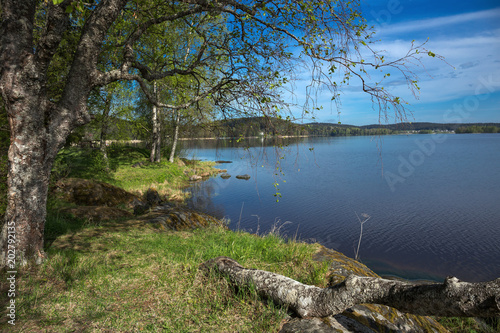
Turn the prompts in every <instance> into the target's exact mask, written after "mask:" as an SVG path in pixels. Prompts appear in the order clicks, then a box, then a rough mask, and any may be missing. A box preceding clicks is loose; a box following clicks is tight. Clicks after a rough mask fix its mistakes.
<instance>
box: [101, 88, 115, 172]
mask: <svg viewBox="0 0 500 333" xmlns="http://www.w3.org/2000/svg"><path fill="white" fill-rule="evenodd" d="M111 100H112V94H111V93H110V92H107V95H106V100H105V103H104V110H103V112H102V124H101V142H100V145H99V149H100V150H101V153H102V156H103V158H104V161H105V163H106V170H107V171H109V160H108V151H107V147H106V136H107V135H108V127H109V112H110V111H111Z"/></svg>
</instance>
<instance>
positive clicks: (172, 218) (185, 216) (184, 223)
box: [143, 205, 227, 230]
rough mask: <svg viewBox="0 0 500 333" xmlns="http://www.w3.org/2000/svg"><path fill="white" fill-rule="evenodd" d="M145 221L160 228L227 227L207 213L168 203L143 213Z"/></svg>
mask: <svg viewBox="0 0 500 333" xmlns="http://www.w3.org/2000/svg"><path fill="white" fill-rule="evenodd" d="M143 218H145V219H146V222H147V223H151V224H152V225H153V226H154V227H155V228H157V229H161V230H189V229H197V228H203V227H207V226H209V225H218V226H223V227H227V226H226V225H225V224H224V223H223V222H222V221H220V220H218V219H216V218H215V217H212V216H210V215H207V214H203V213H200V212H197V211H194V210H190V209H187V208H184V207H172V206H169V205H165V206H158V207H156V208H155V209H154V211H153V212H152V213H149V214H148V215H145V216H144V217H143Z"/></svg>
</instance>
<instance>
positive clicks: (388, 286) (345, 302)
mask: <svg viewBox="0 0 500 333" xmlns="http://www.w3.org/2000/svg"><path fill="white" fill-rule="evenodd" d="M201 268H202V269H205V270H213V269H216V270H217V271H218V272H220V273H221V274H224V275H226V276H228V277H229V279H230V280H231V281H232V282H233V283H235V284H236V285H238V286H244V285H247V286H248V285H252V286H253V287H254V288H255V290H256V291H257V292H258V293H259V294H260V295H261V296H263V297H266V298H270V299H272V300H273V301H274V302H276V303H278V304H283V305H285V306H288V307H289V308H290V309H291V310H293V311H294V312H296V313H297V314H298V315H299V316H300V317H327V316H331V315H335V314H339V313H342V312H344V311H345V310H347V309H348V308H350V307H352V306H354V305H356V304H363V303H374V304H382V305H387V306H390V307H393V308H396V309H398V310H399V311H401V312H407V313H413V314H416V315H424V316H428V315H434V316H440V317H447V316H450V317H496V316H500V278H499V279H496V280H494V281H490V282H482V283H467V282H461V281H459V280H458V279H457V278H454V277H449V278H447V279H446V280H445V281H444V283H435V284H422V285H416V284H413V283H410V282H401V281H394V280H386V279H381V278H374V277H360V276H355V275H350V276H348V277H347V278H346V279H345V280H344V281H343V282H341V283H339V284H337V285H335V286H332V287H328V288H319V287H316V286H309V285H305V284H302V283H300V282H297V281H295V280H292V279H290V278H288V277H285V276H282V275H279V274H275V273H271V272H266V271H261V270H257V269H248V268H244V267H243V266H241V265H240V264H238V263H237V262H236V261H234V260H233V259H231V258H228V257H218V258H214V259H211V260H209V261H207V262H205V263H203V264H202V265H201Z"/></svg>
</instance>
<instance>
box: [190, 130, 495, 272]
mask: <svg viewBox="0 0 500 333" xmlns="http://www.w3.org/2000/svg"><path fill="white" fill-rule="evenodd" d="M271 144H272V143H270V142H268V141H263V140H258V139H257V140H253V141H247V142H243V143H241V144H236V143H234V142H230V141H229V140H218V141H215V140H214V141H203V142H189V143H185V144H184V145H185V146H188V149H187V154H186V155H187V156H188V157H190V158H193V157H194V158H197V159H202V160H228V161H232V163H228V164H220V165H218V167H219V168H221V169H227V170H228V173H229V174H230V175H232V177H231V178H229V179H226V180H224V179H222V178H219V177H218V178H212V179H210V180H208V181H205V182H201V183H197V184H195V185H193V187H192V188H191V189H190V190H191V191H192V193H193V198H192V200H191V202H190V204H191V205H192V206H194V207H195V208H197V209H200V210H202V211H205V212H208V213H210V214H213V215H215V216H217V217H219V218H223V217H225V218H228V219H230V221H231V223H230V228H232V229H237V228H240V229H244V230H247V231H250V232H254V233H259V234H262V233H265V232H268V231H269V230H271V229H272V228H273V225H278V226H281V229H280V232H281V233H282V234H284V235H287V236H290V237H294V236H295V235H297V236H298V237H299V238H300V239H303V240H310V241H317V242H319V243H321V244H323V245H325V246H326V247H329V248H332V249H335V250H338V251H341V252H343V253H344V254H346V255H348V256H350V257H354V254H355V250H356V248H357V245H358V240H359V235H360V223H359V221H358V218H357V216H356V213H357V214H358V215H359V217H360V218H361V219H363V217H362V215H361V214H368V215H369V216H371V218H370V219H369V220H368V221H367V222H366V223H364V225H363V237H362V240H361V246H360V251H359V256H360V259H361V261H362V262H363V263H365V264H366V265H368V266H369V267H370V268H372V269H373V270H374V271H376V272H377V273H379V274H383V275H396V276H400V277H404V278H408V279H443V278H444V277H446V276H448V275H454V276H457V277H458V278H460V279H463V280H466V281H486V280H491V279H494V278H497V277H500V135H499V134H468V135H465V134H464V135H454V134H443V135H437V134H429V135H408V136H406V135H396V136H382V137H377V138H372V137H341V138H338V137H337V138H301V139H295V140H294V141H291V142H290V143H289V145H288V146H287V147H285V148H283V149H280V148H275V147H273V146H272V145H271ZM277 156H284V158H283V159H278V160H279V161H280V164H279V165H276V160H277ZM277 168H281V171H282V173H281V172H280V171H279V170H277ZM239 174H248V175H250V176H251V179H250V180H240V179H236V178H235V176H236V175H239ZM276 174H277V175H276ZM275 182H277V183H279V185H278V186H277V187H278V189H279V190H277V189H276V188H275V186H274V185H273V184H274V183H275ZM276 192H279V193H281V198H279V202H276V197H275V196H274V195H275V194H276Z"/></svg>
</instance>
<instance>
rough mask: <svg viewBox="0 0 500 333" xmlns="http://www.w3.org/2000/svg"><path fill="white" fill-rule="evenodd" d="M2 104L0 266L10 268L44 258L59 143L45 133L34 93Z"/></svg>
mask: <svg viewBox="0 0 500 333" xmlns="http://www.w3.org/2000/svg"><path fill="white" fill-rule="evenodd" d="M26 90H28V89H26ZM30 93H33V91H31V92H30ZM5 104H6V107H7V111H8V113H9V122H10V130H11V145H10V147H9V153H8V160H9V169H8V178H7V185H8V191H7V196H8V204H7V211H6V214H5V224H4V225H3V228H2V232H1V236H0V244H1V251H2V253H1V258H0V261H1V262H0V266H4V265H7V266H8V267H9V268H11V269H13V268H14V267H15V266H16V265H21V266H24V265H26V264H27V263H28V262H29V261H34V262H35V263H37V264H39V263H41V262H42V261H43V260H44V258H45V257H46V256H45V253H44V251H43V234H44V226H45V217H46V212H47V209H46V204H47V192H48V186H49V179H50V171H51V168H52V165H53V162H54V159H55V156H56V154H57V151H58V149H59V148H60V146H62V143H63V142H61V141H62V140H59V142H55V140H53V139H54V138H50V136H49V135H48V133H47V128H46V127H45V124H44V123H45V122H44V114H46V111H45V110H44V109H43V107H42V106H40V105H39V103H38V98H37V97H36V94H35V93H33V95H29V94H28V93H27V92H25V94H24V97H23V98H22V99H20V100H18V101H17V102H15V103H5ZM21 119H22V121H21ZM61 132H65V131H61ZM67 132H68V133H69V131H67ZM51 139H52V140H51Z"/></svg>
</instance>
